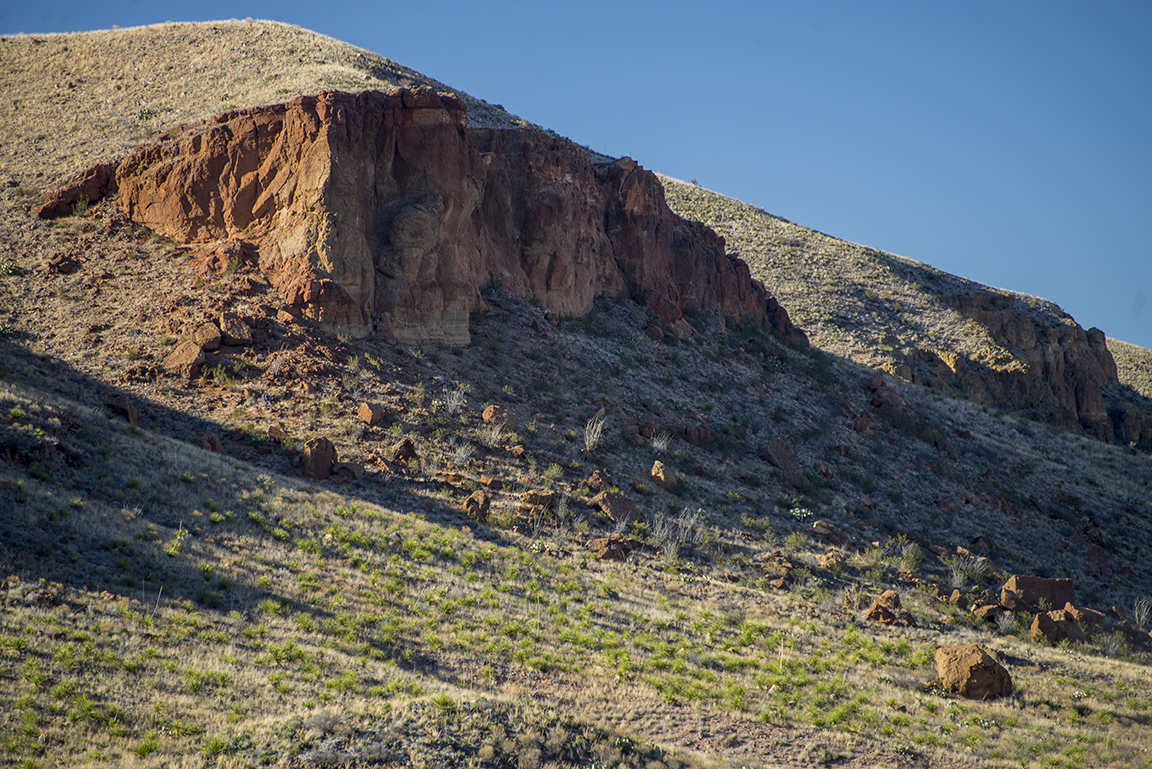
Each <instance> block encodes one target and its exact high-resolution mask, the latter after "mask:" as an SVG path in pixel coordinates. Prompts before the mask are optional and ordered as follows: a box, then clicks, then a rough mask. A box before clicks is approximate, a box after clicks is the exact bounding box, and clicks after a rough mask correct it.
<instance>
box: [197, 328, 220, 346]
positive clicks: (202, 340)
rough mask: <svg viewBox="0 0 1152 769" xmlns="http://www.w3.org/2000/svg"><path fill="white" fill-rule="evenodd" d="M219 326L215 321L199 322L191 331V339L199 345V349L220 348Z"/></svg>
mask: <svg viewBox="0 0 1152 769" xmlns="http://www.w3.org/2000/svg"><path fill="white" fill-rule="evenodd" d="M220 339H221V337H220V328H219V326H217V325H216V324H215V323H201V324H200V325H199V326H197V327H196V330H195V331H193V332H192V341H193V342H195V343H196V344H198V345H200V349H201V350H218V349H220Z"/></svg>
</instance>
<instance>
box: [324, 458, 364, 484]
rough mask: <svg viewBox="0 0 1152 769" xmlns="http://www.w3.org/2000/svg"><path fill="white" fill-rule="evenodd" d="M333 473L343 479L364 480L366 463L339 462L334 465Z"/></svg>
mask: <svg viewBox="0 0 1152 769" xmlns="http://www.w3.org/2000/svg"><path fill="white" fill-rule="evenodd" d="M332 475H334V476H336V477H337V478H339V479H340V480H342V481H357V482H359V481H362V480H364V465H362V464H360V463H359V462H337V463H335V464H334V465H332Z"/></svg>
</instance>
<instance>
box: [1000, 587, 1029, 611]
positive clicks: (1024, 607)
mask: <svg viewBox="0 0 1152 769" xmlns="http://www.w3.org/2000/svg"><path fill="white" fill-rule="evenodd" d="M1000 605H1001V606H1003V607H1004V608H1005V609H1007V610H1008V611H1010V612H1027V613H1029V614H1035V613H1036V608H1035V607H1034V606H1032V604H1030V603H1028V602H1026V601H1025V600H1024V599H1023V598H1021V597H1020V596H1019V595H1018V594H1017V593H1016V592H1015V591H1013V590H1008V589H1007V588H1002V589H1001V590H1000Z"/></svg>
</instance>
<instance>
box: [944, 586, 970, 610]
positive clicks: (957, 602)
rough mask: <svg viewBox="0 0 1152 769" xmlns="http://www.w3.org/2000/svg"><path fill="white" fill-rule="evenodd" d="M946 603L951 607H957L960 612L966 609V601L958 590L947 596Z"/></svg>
mask: <svg viewBox="0 0 1152 769" xmlns="http://www.w3.org/2000/svg"><path fill="white" fill-rule="evenodd" d="M948 603H950V604H952V605H953V606H959V607H960V609H961V610H964V609H967V608H968V599H967V597H965V595H964V594H963V593H961V592H960V591H959V589H955V590H953V591H952V594H951V595H950V596H948Z"/></svg>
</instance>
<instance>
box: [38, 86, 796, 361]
mask: <svg viewBox="0 0 1152 769" xmlns="http://www.w3.org/2000/svg"><path fill="white" fill-rule="evenodd" d="M74 187H75V188H76V189H73V188H74ZM81 187H82V188H83V189H82V192H83V195H84V196H85V197H86V198H87V199H88V200H91V201H95V200H98V199H99V198H100V197H102V196H104V195H106V194H108V193H110V192H116V193H117V194H118V196H119V203H120V206H121V208H122V210H123V212H124V214H125V215H126V216H127V217H128V218H130V219H132V220H133V221H136V222H139V223H141V224H144V225H146V226H148V227H149V228H151V229H153V230H155V231H156V232H159V233H161V234H163V235H166V236H168V237H171V238H173V239H174V240H177V241H179V242H181V243H187V244H212V243H215V242H217V241H221V240H226V239H231V240H240V241H243V242H246V243H250V244H252V246H254V248H255V250H256V252H257V254H258V260H259V262H258V263H259V266H260V269H261V270H262V271H263V272H264V274H265V275H266V276H267V277H268V278H269V280H270V281H271V282H272V284H273V285H274V286H275V287H276V288H277V290H278V291H279V292H280V294H281V295H282V296H283V298H284V301H285V302H286V303H287V304H288V305H289V306H292V307H294V308H295V309H296V310H298V311H299V312H300V314H303V315H306V316H308V317H310V318H312V319H313V320H316V321H318V322H319V323H321V324H322V325H323V326H325V327H327V328H329V329H330V330H332V331H335V332H338V333H343V334H347V335H349V336H351V337H355V338H361V337H365V336H368V335H369V334H372V333H376V334H377V335H379V336H381V337H384V338H390V339H396V340H399V341H404V342H433V343H446V344H453V345H461V344H467V342H468V341H469V332H468V319H469V315H470V313H472V312H476V311H480V310H482V309H484V303H483V300H482V299H481V296H480V290H481V289H482V288H483V287H485V286H487V285H489V284H491V283H493V282H499V283H500V284H501V285H503V286H504V287H505V288H506V289H508V290H510V291H512V292H513V293H515V294H517V295H519V296H524V297H531V298H533V299H535V300H537V301H538V302H539V303H540V304H541V305H543V306H544V307H545V308H546V309H547V310H550V311H553V312H556V313H560V314H566V315H580V314H583V313H584V312H586V311H587V310H588V309H589V308H590V307H591V304H592V301H593V300H594V299H595V297H596V296H598V295H601V294H627V295H629V296H630V297H631V298H633V299H634V300H636V301H638V302H640V303H642V304H644V305H645V306H647V307H648V308H649V309H650V310H651V311H652V313H653V315H654V318H655V325H656V326H657V328H658V331H661V332H662V331H667V330H672V331H674V332H676V333H683V332H684V331H685V329H686V327H685V324H684V322H683V320H682V316H683V314H684V313H685V312H706V313H714V314H716V315H718V316H720V317H723V318H728V319H735V320H746V319H750V320H752V321H755V322H757V323H761V324H763V325H765V326H767V327H769V328H771V329H772V330H773V331H774V332H775V333H777V334H779V335H780V336H782V337H784V338H787V339H790V340H793V341H795V342H798V343H801V344H806V343H807V339H806V337H805V336H804V334H803V332H802V331H800V330H798V329H796V328H795V327H794V326H793V325H792V323H791V322H790V321H789V319H788V314H787V312H786V311H785V310H784V308H783V307H781V306H780V305H779V303H778V302H777V301H776V300H775V299H774V298H773V297H772V296H771V295H770V294H769V293H768V292H767V291H766V290H765V289H764V286H763V285H762V284H760V283H759V282H758V281H755V280H753V279H752V278H751V275H750V273H749V270H748V267H747V265H746V264H744V263H743V262H742V261H740V260H739V259H737V258H736V257H735V256H732V255H729V254H727V253H726V251H725V245H724V240H723V238H721V237H720V236H718V235H717V234H716V233H715V232H714V231H712V230H711V229H709V228H708V227H706V226H705V225H703V224H700V223H698V222H690V221H686V220H684V219H681V218H680V217H678V216H676V215H675V214H673V213H672V212H671V210H669V208H668V206H667V205H666V203H665V200H664V190H663V187H662V185H661V184H660V182H659V180H658V179H657V178H656V177H655V175H653V174H651V173H650V172H648V171H645V170H643V169H642V168H640V166H638V165H637V164H636V163H635V162H634V161H632V160H630V159H628V158H624V159H622V160H618V161H615V162H612V163H607V164H599V165H594V164H593V163H592V162H591V160H589V157H588V155H587V153H585V152H584V151H583V150H582V149H580V148H579V147H577V146H576V145H574V144H573V143H571V142H569V141H567V140H565V139H560V138H557V137H553V136H550V135H547V134H543V133H540V132H538V131H534V130H528V129H514V130H492V129H482V130H474V131H469V130H468V129H467V127H466V119H465V113H464V104H463V102H462V101H461V100H459V99H458V98H456V97H455V96H452V95H449V94H440V93H436V92H434V91H432V90H430V89H417V90H407V89H401V90H399V91H396V92H393V93H391V94H385V93H382V92H378V91H366V92H363V93H361V94H358V95H354V94H348V93H341V92H325V93H321V94H319V95H317V96H307V97H300V98H298V99H295V100H293V101H291V102H288V103H286V104H278V105H272V106H268V107H259V108H254V109H248V110H241V111H235V112H228V113H225V114H222V115H219V116H217V117H214V118H212V119H210V120H207V121H204V122H202V123H197V124H194V125H191V126H187V127H184V128H179V129H176V130H174V131H172V132H170V133H168V134H166V135H165V136H163V137H161V141H160V142H159V143H158V144H153V145H148V146H145V147H141V148H139V149H137V150H136V151H135V152H133V153H132V154H131V155H130V156H129V157H128V158H126V159H125V160H123V161H122V162H120V163H119V164H118V165H116V166H115V167H114V168H112V169H109V168H108V167H101V168H99V169H90V170H89V171H88V172H85V173H84V174H82V175H80V176H78V177H76V180H75V183H74V184H70V185H68V186H66V187H64V188H62V189H61V190H57V191H56V192H55V193H53V194H52V195H51V196H50V197H49V199H47V200H46V201H45V204H44V206H43V207H42V209H41V212H40V213H41V216H56V215H60V214H63V213H66V212H67V211H68V210H70V209H69V204H70V203H71V202H72V201H74V200H75V199H77V198H78V196H79V195H80V194H81V190H80V188H81Z"/></svg>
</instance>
